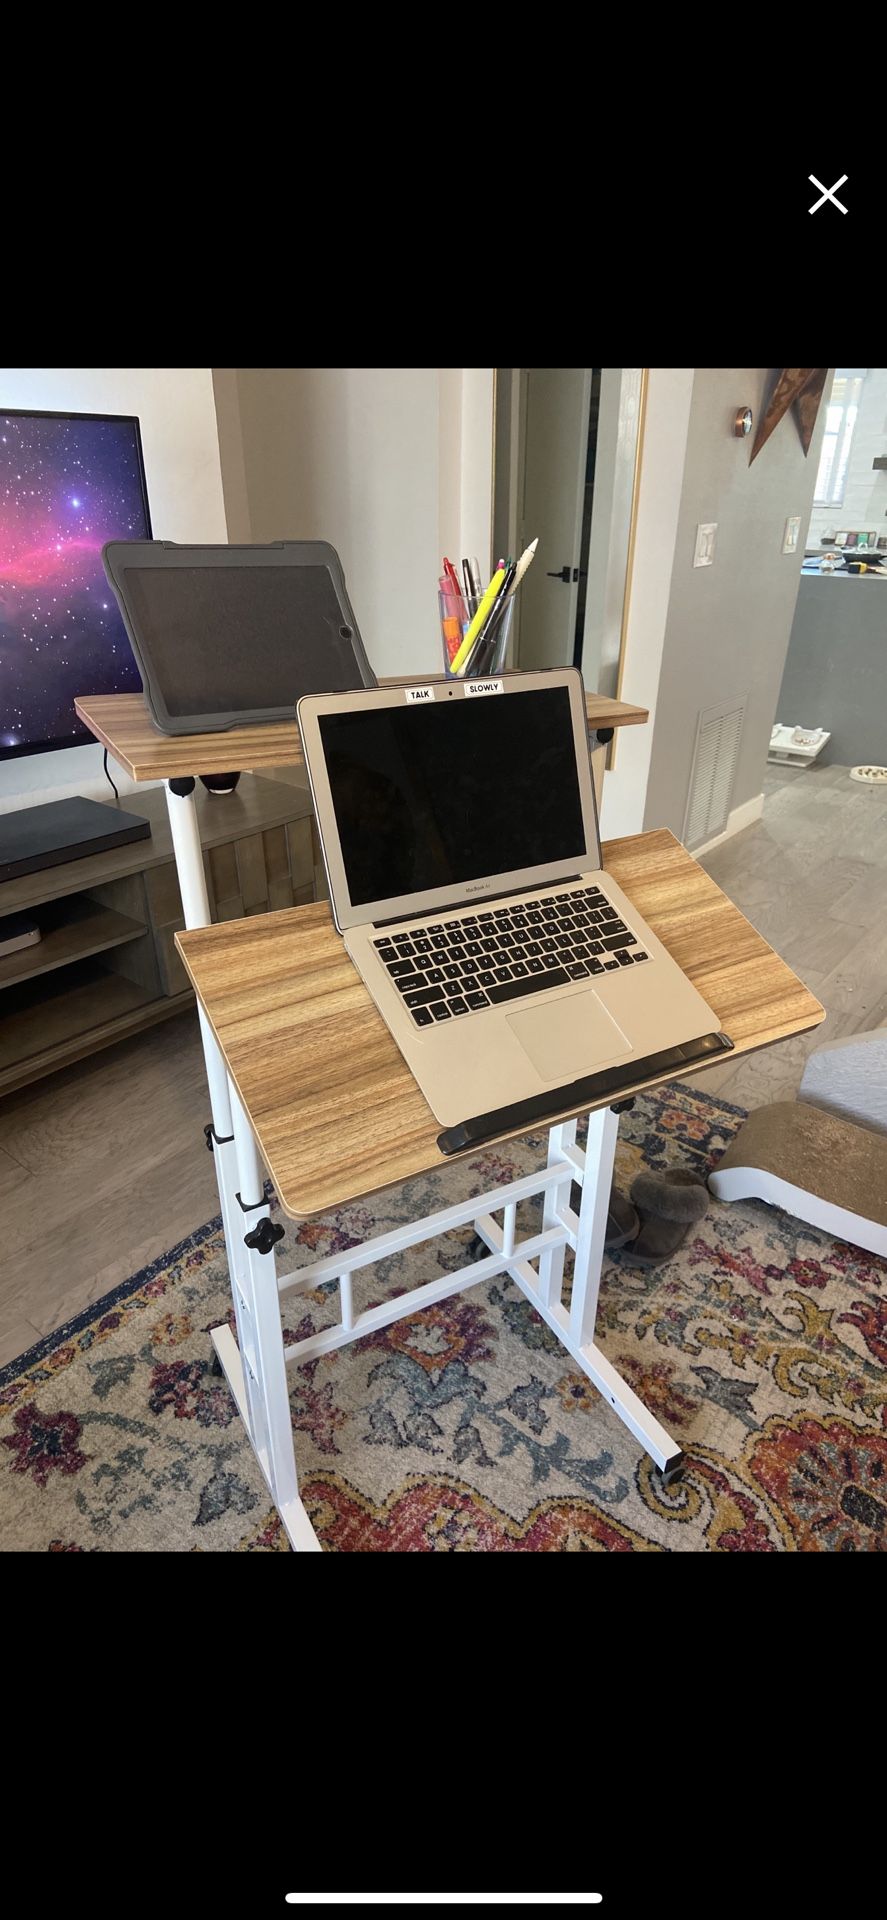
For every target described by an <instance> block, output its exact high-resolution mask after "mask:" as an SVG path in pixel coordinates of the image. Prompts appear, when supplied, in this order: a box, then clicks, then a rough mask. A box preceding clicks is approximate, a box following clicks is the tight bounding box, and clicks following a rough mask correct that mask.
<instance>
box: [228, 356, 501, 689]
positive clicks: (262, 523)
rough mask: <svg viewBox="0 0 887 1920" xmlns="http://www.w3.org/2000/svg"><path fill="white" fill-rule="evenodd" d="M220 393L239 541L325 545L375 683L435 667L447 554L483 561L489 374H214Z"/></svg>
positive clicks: (487, 541)
mask: <svg viewBox="0 0 887 1920" xmlns="http://www.w3.org/2000/svg"><path fill="white" fill-rule="evenodd" d="M215 385H216V401H217V412H218V421H219V439H220V446H221V459H222V471H223V476H224V486H225V497H226V501H227V503H228V509H229V525H230V527H231V535H232V538H237V539H253V540H282V539H290V540H310V539H320V540H329V541H331V543H332V545H333V546H334V547H335V548H336V551H337V553H338V554H339V558H340V559H341V561H342V565H343V568H344V570H345V579H346V582H347V585H348V593H349V597H350V600H351V603H352V605H353V607H354V612H355V617H356V619H357V624H358V627H359V628H360V632H361V636H362V639H363V642H364V645H365V647H366V650H367V654H368V656H369V659H370V661H371V663H372V666H373V669H374V671H375V672H376V674H377V675H379V677H380V678H381V677H383V676H384V675H386V674H397V673H409V672H416V673H423V672H425V673H427V672H432V671H434V670H435V669H437V668H438V666H439V663H440V649H441V642H440V630H439V625H438V614H437V580H438V575H439V573H440V571H441V558H442V555H443V554H444V553H448V554H450V556H451V557H453V556H459V557H461V556H462V554H465V553H470V554H474V553H476V554H477V555H478V556H479V558H481V564H482V566H488V564H489V558H490V546H491V517H492V464H493V369H492V368H491V367H238V368H236V369H231V368H216V369H215ZM235 394H236V407H235V405H234V395H235ZM238 421H239V433H238V425H237V423H238Z"/></svg>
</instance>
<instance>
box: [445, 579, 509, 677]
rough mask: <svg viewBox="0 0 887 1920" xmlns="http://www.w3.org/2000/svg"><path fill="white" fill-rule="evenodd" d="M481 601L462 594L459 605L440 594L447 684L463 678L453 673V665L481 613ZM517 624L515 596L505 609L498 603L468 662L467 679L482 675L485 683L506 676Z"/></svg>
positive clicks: (492, 608) (493, 606)
mask: <svg viewBox="0 0 887 1920" xmlns="http://www.w3.org/2000/svg"><path fill="white" fill-rule="evenodd" d="M481 597H482V596H481V595H479V594H462V596H461V598H460V600H459V601H456V600H455V599H454V598H452V597H451V596H450V595H449V594H448V593H441V592H438V596H437V604H438V611H439V614H440V631H441V638H442V641H443V667H444V677H445V678H446V679H447V680H461V679H462V678H463V676H462V674H461V673H459V674H455V673H454V672H453V661H454V660H455V658H456V655H457V654H458V651H459V648H460V647H461V645H462V642H463V640H464V638H465V635H466V633H467V632H468V629H469V626H470V625H471V622H472V620H473V619H474V616H475V614H476V613H477V610H478V607H479V606H480V602H481ZM466 616H467V617H466ZM513 620H514V597H513V596H512V597H511V598H510V599H507V600H505V602H504V603H503V605H502V606H500V605H499V603H498V601H494V602H493V605H492V607H491V609H490V612H489V614H488V616H487V619H486V621H485V622H484V626H483V629H482V633H481V634H480V635H479V636H478V645H477V646H476V647H475V648H474V650H473V652H472V653H471V655H470V656H469V659H468V661H467V662H466V676H467V677H471V678H474V677H475V676H476V675H477V674H480V676H481V677H482V678H483V679H488V678H489V677H490V676H491V675H492V674H495V673H501V672H502V670H503V667H504V666H505V659H506V655H507V653H508V642H509V640H510V639H511V627H512V622H513Z"/></svg>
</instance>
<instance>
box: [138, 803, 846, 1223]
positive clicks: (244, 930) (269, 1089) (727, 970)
mask: <svg viewBox="0 0 887 1920" xmlns="http://www.w3.org/2000/svg"><path fill="white" fill-rule="evenodd" d="M604 862H605V866H606V868H607V871H608V872H610V873H611V874H612V875H613V877H614V879H615V880H616V881H617V882H618V883H619V885H620V886H621V887H623V888H624V889H625V892H626V893H627V895H628V897H629V899H630V900H631V901H633V903H634V904H635V906H636V907H637V908H638V911H639V913H641V914H642V916H643V917H644V919H645V920H647V921H648V922H649V924H650V926H651V927H652V928H653V930H654V932H655V933H656V934H658V936H659V939H660V940H661V941H662V943H663V945H664V946H665V947H666V948H667V949H668V951H669V953H670V954H671V955H672V957H673V958H674V959H675V960H676V961H677V963H678V965H679V966H680V967H682V968H683V969H684V972H685V973H686V974H687V975H688V977H689V979H690V980H692V982H693V984H694V986H695V987H697V988H698V990H699V992H700V993H701V994H702V995H703V997H704V999H705V1000H707V1001H708V1003H709V1005H710V1006H712V1007H713V1008H714V1010H715V1012H716V1013H717V1015H718V1018H719V1021H720V1022H721V1025H722V1026H723V1028H724V1030H725V1032H727V1033H728V1034H729V1036H730V1038H731V1039H732V1040H733V1041H734V1043H735V1047H736V1050H737V1052H751V1051H752V1050H753V1049H755V1048H759V1047H766V1046H769V1045H771V1044H772V1043H773V1042H774V1041H776V1040H780V1039H783V1038H785V1037H786V1036H787V1035H789V1034H794V1033H802V1032H804V1031H805V1030H807V1029H808V1028H810V1027H815V1026H817V1025H818V1024H819V1023H820V1021H821V1020H823V1019H824V1017H825V1014H824V1010H823V1008H822V1007H821V1006H820V1003H819V1001H818V1000H817V999H815V997H814V995H813V994H812V993H810V992H809V991H808V989H807V988H806V987H805V986H804V985H803V983H802V981H800V980H799V979H798V978H797V975H796V974H794V973H793V972H792V970H791V968H790V967H788V966H787V965H786V964H785V962H784V961H783V960H781V959H780V958H779V956H778V954H776V953H774V951H773V949H772V947H770V946H768V944H767V942H766V940H764V939H762V937H761V935H760V934H759V933H757V932H756V931H755V929H754V927H753V926H752V925H751V924H750V922H749V921H748V920H746V919H745V917H744V915H743V914H741V913H740V911H739V909H738V908H737V907H735V906H734V905H733V904H732V902H731V901H730V900H728V898H727V896H726V894H724V893H722V892H721V889H720V887H718V886H716V884H715V882H714V881H713V880H711V879H710V878H709V876H708V874H706V873H705V872H704V870H703V868H702V867H700V866H699V865H698V863H697V862H696V861H695V860H694V859H693V857H692V855H691V854H689V853H687V852H686V851H685V849H684V848H683V847H682V846H681V845H680V843H679V841H677V840H676V839H675V838H674V836H673V835H672V834H671V833H668V832H666V831H664V830H662V831H659V832H655V833H645V834H637V835H633V836H632V837H631V838H630V839H625V840H615V841H610V842H609V843H606V844H605V846H604ZM176 945H177V947H178V948H179V951H180V953H181V955H182V958H183V961H184V964H185V967H186V969H187V972H188V974H189V976H190V978H191V981H192V983H193V985H194V987H195V988H196V990H197V993H198V995H199V998H200V1000H201V1003H202V1005H203V1007H204V1009H205V1011H206V1014H207V1016H208V1018H209V1020H210V1023H211V1025H212V1027H213V1031H214V1033H215V1035H216V1038H217V1040H218V1042H219V1045H220V1047H221V1049H222V1052H223V1054H224V1056H225V1060H226V1062H227V1065H228V1069H229V1072H230V1073H231V1076H232V1079H233V1080H234V1082H235V1085H236V1086H237V1089H238V1092H239V1094H240V1097H241V1099H242V1101H243V1104H244V1107H245V1108H246V1111H247V1113H248V1114H249V1117H250V1120H251V1122H252V1125H253V1128H254V1130H255V1133H256V1137H257V1139H258V1142H259V1146H260V1149H261V1152H262V1154H263V1156H264V1159H265V1162H266V1164H267V1167H268V1171H269V1173H270V1175H271V1178H272V1180H273V1182H274V1185H275V1187H276V1189H277V1193H278V1195H279V1198H280V1202H281V1205H282V1207H283V1209H284V1211H285V1212H286V1213H288V1214H289V1215H290V1216H291V1218H293V1219H300V1218H304V1217H305V1216H307V1215H311V1214H315V1213H320V1212H323V1211H324V1210H326V1209H327V1208H330V1207H335V1206H340V1205H342V1204H344V1203H346V1202H347V1201H350V1200H353V1199H356V1198H358V1197H359V1196H361V1195H364V1194H368V1193H373V1192H376V1191H378V1190H379V1189H380V1188H384V1187H386V1186H391V1185H394V1184H395V1183H397V1182H399V1181H402V1180H408V1179H409V1178H410V1177H411V1176H412V1175H414V1174H417V1173H421V1172H425V1171H427V1170H429V1169H431V1168H434V1169H436V1168H439V1167H442V1166H445V1165H448V1164H450V1162H449V1161H448V1160H445V1159H444V1157H443V1155H442V1154H441V1153H440V1152H439V1149H438V1146H437V1135H438V1133H439V1132H440V1124H439V1122H438V1121H437V1120H436V1119H435V1117H434V1115H433V1114H432V1112H431V1110H430V1108H429V1107H428V1105H427V1104H426V1102H425V1100H424V1098H423V1095H422V1094H421V1092H420V1090H419V1088H418V1086H417V1085H416V1082H415V1080H414V1079H413V1076H412V1074H411V1073H410V1071H409V1068H408V1067H407V1066H406V1064H405V1062H404V1060H403V1059H402V1056H401V1054H400V1053H399V1051H398V1049H397V1047H396V1046H395V1044H394V1041H393V1040H392V1038H391V1035H390V1033H389V1031H388V1028H387V1026H386V1025H385V1022H384V1021H383V1020H382V1018H381V1016H380V1014H379V1013H377V1011H376V1008H375V1007H374V1005H373V1002H372V1000H371V998H370V996H369V994H368V992H367V990H366V988H365V987H364V985H363V982H362V980H361V979H360V976H359V975H358V973H357V971H356V969H355V968H354V967H353V966H352V964H351V961H350V960H349V959H348V956H347V954H346V952H345V948H344V945H343V943H342V940H341V939H340V937H339V935H338V934H337V933H336V931H335V928H334V927H333V924H332V919H331V916H330V911H329V908H328V906H326V905H325V904H320V903H318V904H315V905H312V906H307V907H298V908H293V909H290V910H289V911H287V912H284V913H275V914H269V915H266V916H265V917H264V918H262V919H260V920H240V921H234V922H229V923H228V924H227V925H225V926H215V927H201V928H195V929H193V930H192V931H191V932H188V933H179V934H177V935H176ZM690 1071H691V1069H689V1068H688V1072H687V1076H675V1075H674V1074H673V1073H669V1074H668V1075H660V1076H659V1079H660V1080H661V1079H665V1078H668V1079H671V1078H675V1077H689V1074H690ZM693 1071H694V1073H695V1075H696V1076H698V1072H699V1069H698V1067H697V1068H696V1069H695V1070H693ZM655 1084H657V1082H656V1081H654V1080H646V1081H640V1082H638V1084H637V1086H636V1087H632V1088H629V1089H627V1090H626V1095H621V1096H620V1097H626V1096H627V1094H630V1093H632V1092H641V1091H642V1090H643V1089H644V1087H646V1086H652V1085H655ZM599 1104H600V1105H607V1104H608V1102H607V1101H601V1102H600V1103H599ZM573 1112H575V1109H568V1110H566V1112H565V1113H562V1114H557V1115H552V1119H556V1118H566V1117H568V1114H569V1115H572V1113H573ZM503 1137H508V1136H503ZM473 1151H475V1152H476V1149H473Z"/></svg>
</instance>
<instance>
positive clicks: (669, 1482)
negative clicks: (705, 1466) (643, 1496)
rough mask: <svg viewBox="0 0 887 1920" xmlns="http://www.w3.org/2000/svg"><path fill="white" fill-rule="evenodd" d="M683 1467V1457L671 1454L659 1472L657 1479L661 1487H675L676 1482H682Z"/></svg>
mask: <svg viewBox="0 0 887 1920" xmlns="http://www.w3.org/2000/svg"><path fill="white" fill-rule="evenodd" d="M685 1465H686V1461H685V1457H684V1455H683V1454H682V1453H673V1454H672V1456H671V1459H670V1460H666V1462H665V1466H664V1467H663V1468H662V1469H661V1471H660V1476H659V1477H660V1479H661V1481H662V1485H663V1487H674V1486H677V1483H678V1481H679V1480H683V1477H684V1467H685Z"/></svg>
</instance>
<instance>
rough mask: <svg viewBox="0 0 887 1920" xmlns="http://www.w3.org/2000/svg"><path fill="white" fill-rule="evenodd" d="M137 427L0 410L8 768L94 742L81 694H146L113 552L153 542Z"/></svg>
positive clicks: (3, 737)
mask: <svg viewBox="0 0 887 1920" xmlns="http://www.w3.org/2000/svg"><path fill="white" fill-rule="evenodd" d="M150 538H151V521H150V517H149V514H148V495H147V491H146V488H145V472H144V467H143V464H142V443H141V438H140V435H139V423H138V420H136V419H134V418H133V419H130V418H125V417H124V416H122V415H113V414H95V413H30V412H22V411H21V410H19V409H16V408H11V407H10V408H7V409H5V410H4V409H0V759H9V758H11V757H12V756H13V755H15V754H21V753H40V752H45V751H47V750H48V749H49V748H50V747H76V746H80V745H81V744H82V743H83V741H85V740H91V738H92V735H91V734H90V733H89V732H88V731H87V729H86V728H85V727H84V726H83V725H82V724H81V722H80V720H78V718H77V715H76V713H75V712H74V696H75V694H78V693H133V692H138V691H139V689H140V688H141V684H142V683H141V680H140V678H139V672H138V668H137V666H136V663H135V661H134V659H133V656H132V650H131V648H130V644H129V640H128V639H127V635H126V628H125V627H124V625H123V621H122V619H121V617H120V613H119V610H118V607H117V603H116V601H115V599H114V595H113V593H112V592H111V589H110V587H109V586H108V582H107V580H106V578H105V569H104V567H103V565H102V548H103V546H104V544H105V542H106V540H150Z"/></svg>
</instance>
